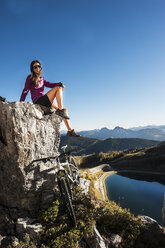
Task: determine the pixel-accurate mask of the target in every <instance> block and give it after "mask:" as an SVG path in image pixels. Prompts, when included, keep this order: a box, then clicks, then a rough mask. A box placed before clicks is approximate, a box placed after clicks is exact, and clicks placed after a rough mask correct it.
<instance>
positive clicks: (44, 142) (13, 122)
mask: <svg viewBox="0 0 165 248" xmlns="http://www.w3.org/2000/svg"><path fill="white" fill-rule="evenodd" d="M46 111H47V112H46ZM61 120H62V119H61V118H60V117H58V116H57V115H56V114H55V113H50V114H48V109H46V108H45V109H43V108H41V107H40V106H39V105H34V104H32V103H30V102H27V103H25V102H0V151H1V152H0V205H3V206H5V207H9V208H17V209H24V210H29V211H32V212H33V210H35V211H36V210H37V209H38V208H39V207H40V206H41V205H44V204H45V202H46V203H48V202H49V201H50V202H51V201H52V199H53V188H54V175H55V171H54V168H55V164H51V163H50V162H47V163H46V162H45V163H44V162H42V161H39V162H34V160H36V159H39V158H44V157H49V156H55V155H57V153H58V146H59V141H60V123H61ZM54 163H55V162H54ZM44 192H46V193H45V194H44Z"/></svg>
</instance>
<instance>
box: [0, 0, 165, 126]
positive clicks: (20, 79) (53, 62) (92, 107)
mask: <svg viewBox="0 0 165 248" xmlns="http://www.w3.org/2000/svg"><path fill="white" fill-rule="evenodd" d="M0 34H1V38H0V68H1V80H0V86H1V90H0V95H1V96H4V97H6V98H7V100H9V101H19V99H20V95H21V92H22V89H23V87H24V82H25V79H26V77H27V75H28V74H29V73H30V67H29V65H30V63H31V61H32V60H34V59H38V60H40V61H41V63H42V67H43V76H44V77H45V79H46V80H48V81H50V82H59V81H62V82H63V83H64V84H65V85H66V90H65V92H64V105H65V106H66V107H67V108H68V110H69V115H70V117H71V125H72V127H74V128H75V129H76V130H86V129H95V128H102V127H105V126H106V127H108V128H110V129H112V128H114V127H115V126H122V127H125V128H129V127H133V126H143V125H151V124H156V125H163V124H164V125H165V114H164V109H165V97H164V94H165V45H164V44H165V0H58V1H57V0H0ZM47 90H49V89H48V88H47V89H45V92H47ZM26 101H31V98H30V93H29V95H28V97H27V98H26ZM62 129H64V126H62Z"/></svg>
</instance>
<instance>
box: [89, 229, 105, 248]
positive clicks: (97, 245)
mask: <svg viewBox="0 0 165 248" xmlns="http://www.w3.org/2000/svg"><path fill="white" fill-rule="evenodd" d="M93 231H94V237H93V238H86V237H84V238H85V241H86V243H87V244H88V247H90V248H108V247H109V241H108V240H104V239H103V238H102V237H101V235H100V233H99V231H98V229H97V228H96V226H94V230H93Z"/></svg>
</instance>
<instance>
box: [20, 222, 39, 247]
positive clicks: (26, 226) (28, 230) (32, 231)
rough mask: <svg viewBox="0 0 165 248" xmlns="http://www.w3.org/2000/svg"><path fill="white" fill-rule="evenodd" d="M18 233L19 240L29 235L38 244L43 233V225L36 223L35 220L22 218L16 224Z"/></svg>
mask: <svg viewBox="0 0 165 248" xmlns="http://www.w3.org/2000/svg"><path fill="white" fill-rule="evenodd" d="M16 231H17V234H18V237H19V238H23V237H24V236H25V234H29V236H30V238H31V239H32V241H34V242H36V243H37V242H38V239H39V233H40V232H41V231H42V225H41V224H39V223H36V220H35V219H30V218H28V217H27V218H20V219H18V220H17V223H16Z"/></svg>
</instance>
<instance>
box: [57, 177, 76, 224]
mask: <svg viewBox="0 0 165 248" xmlns="http://www.w3.org/2000/svg"><path fill="white" fill-rule="evenodd" d="M58 180H59V185H60V187H59V188H60V191H61V195H62V198H63V200H64V202H65V203H66V206H67V209H68V213H69V216H70V217H71V219H72V222H73V224H74V225H77V222H76V216H75V212H74V209H73V205H72V200H71V195H70V193H69V191H71V189H68V184H67V181H66V178H64V177H62V178H58Z"/></svg>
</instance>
